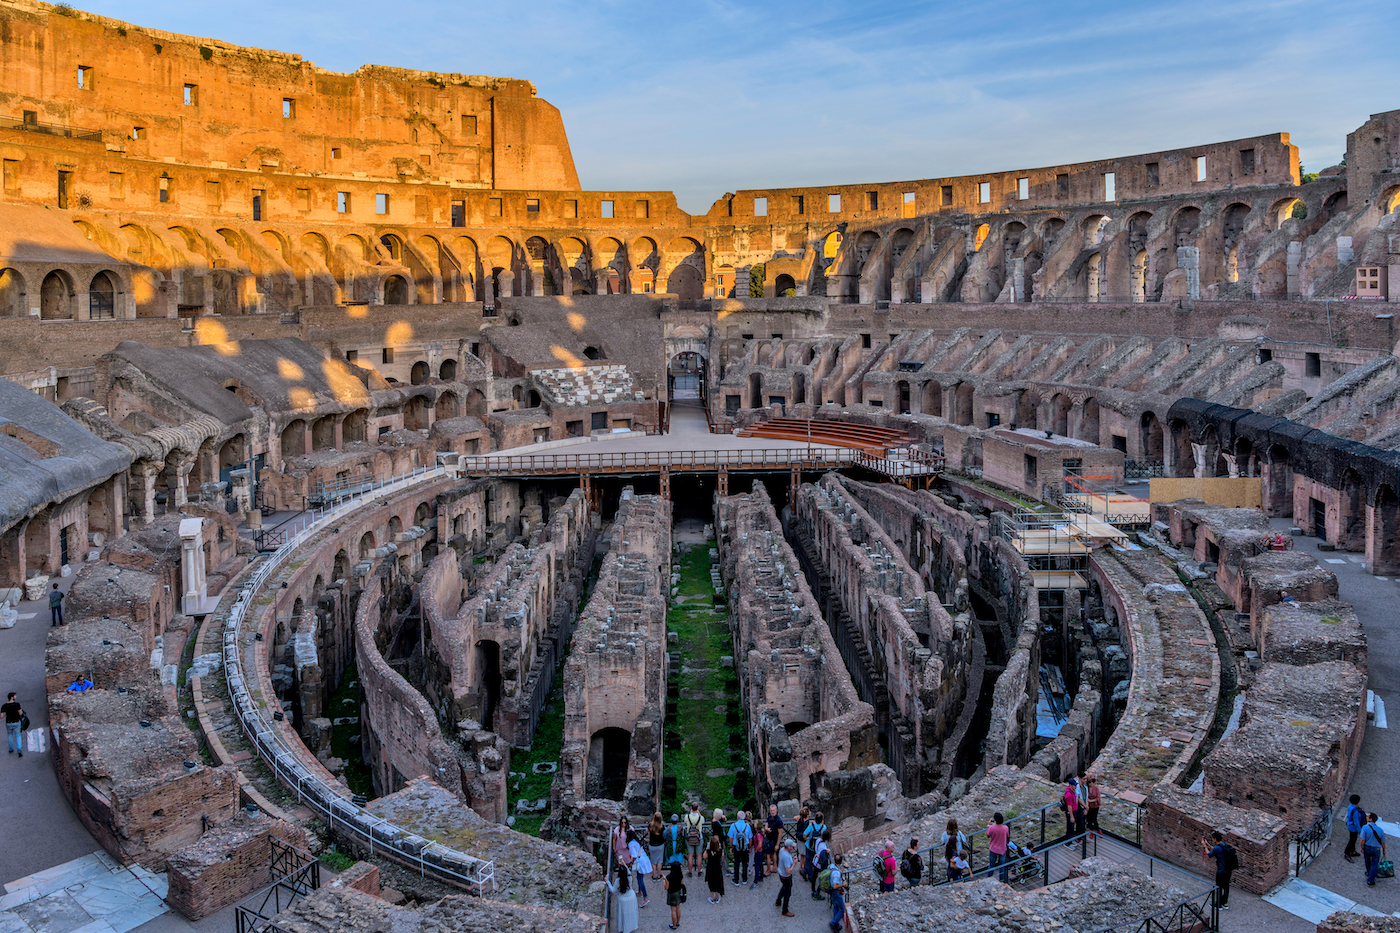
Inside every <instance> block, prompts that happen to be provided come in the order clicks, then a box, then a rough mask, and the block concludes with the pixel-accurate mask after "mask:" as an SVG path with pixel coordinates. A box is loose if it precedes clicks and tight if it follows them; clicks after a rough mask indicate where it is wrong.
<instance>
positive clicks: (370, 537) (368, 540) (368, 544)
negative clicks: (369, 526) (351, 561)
mask: <svg viewBox="0 0 1400 933" xmlns="http://www.w3.org/2000/svg"><path fill="white" fill-rule="evenodd" d="M376 547H378V545H377V544H375V543H374V532H373V531H366V532H365V533H364V534H363V535H361V536H360V544H359V558H360V560H366V559H368V558H369V557H370V555H371V554H373V553H374V549H375V548H376Z"/></svg>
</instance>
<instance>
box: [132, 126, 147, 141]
mask: <svg viewBox="0 0 1400 933" xmlns="http://www.w3.org/2000/svg"><path fill="white" fill-rule="evenodd" d="M131 138H132V139H145V138H146V128H145V127H144V126H133V127H132V128H131Z"/></svg>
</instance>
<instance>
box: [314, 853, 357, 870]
mask: <svg viewBox="0 0 1400 933" xmlns="http://www.w3.org/2000/svg"><path fill="white" fill-rule="evenodd" d="M319 859H320V862H321V864H322V865H324V866H326V867H327V868H329V869H330V870H331V871H333V872H336V873H337V874H338V873H340V872H343V871H345V870H346V869H347V868H349V867H350V866H351V865H354V864H355V860H354V859H352V858H351V857H350V856H348V855H346V854H345V853H344V852H337V851H335V850H334V849H326V850H325V851H323V852H322V853H321V854H320V856H319Z"/></svg>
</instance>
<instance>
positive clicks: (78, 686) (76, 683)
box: [68, 674, 92, 693]
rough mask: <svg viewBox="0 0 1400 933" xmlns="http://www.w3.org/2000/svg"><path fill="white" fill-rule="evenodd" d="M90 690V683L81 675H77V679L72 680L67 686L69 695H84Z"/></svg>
mask: <svg viewBox="0 0 1400 933" xmlns="http://www.w3.org/2000/svg"><path fill="white" fill-rule="evenodd" d="M91 689H92V681H90V680H88V679H87V678H86V677H84V676H83V675H82V674H79V675H78V676H77V677H75V678H73V682H72V683H71V684H69V685H68V692H69V693H86V692H87V691H89V690H91Z"/></svg>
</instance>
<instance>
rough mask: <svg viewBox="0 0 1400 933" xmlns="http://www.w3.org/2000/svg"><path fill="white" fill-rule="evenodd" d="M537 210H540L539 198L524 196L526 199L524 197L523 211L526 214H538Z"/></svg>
mask: <svg viewBox="0 0 1400 933" xmlns="http://www.w3.org/2000/svg"><path fill="white" fill-rule="evenodd" d="M539 212H540V199H539V198H526V199H525V213H527V214H538V213H539Z"/></svg>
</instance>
